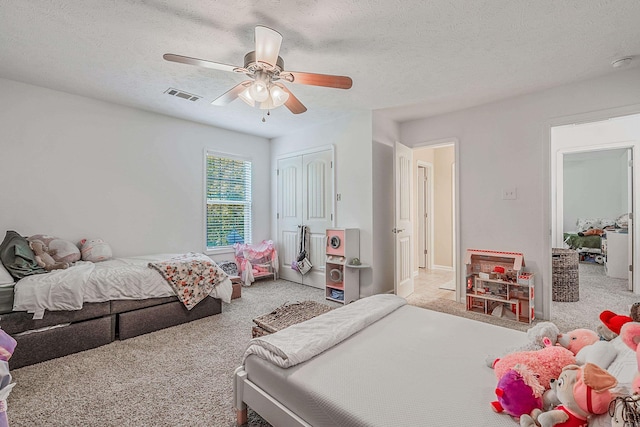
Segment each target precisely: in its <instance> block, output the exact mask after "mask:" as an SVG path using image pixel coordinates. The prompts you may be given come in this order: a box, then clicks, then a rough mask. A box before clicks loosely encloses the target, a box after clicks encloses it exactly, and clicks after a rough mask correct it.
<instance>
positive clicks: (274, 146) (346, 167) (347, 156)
mask: <svg viewBox="0 0 640 427" xmlns="http://www.w3.org/2000/svg"><path fill="white" fill-rule="evenodd" d="M371 129H372V122H371V113H370V112H357V113H353V114H351V115H349V116H347V117H343V118H340V119H337V120H335V121H333V122H330V123H324V124H320V125H318V126H315V127H312V128H308V129H304V130H303V131H300V132H295V133H292V134H289V135H286V136H282V137H278V138H274V139H272V140H271V164H272V165H276V164H277V159H278V157H282V156H283V155H285V154H287V153H295V152H301V151H304V150H309V149H312V148H314V147H321V146H328V145H334V147H335V159H336V163H335V165H334V166H335V168H334V170H335V178H336V181H335V183H336V194H338V193H339V194H341V201H337V202H336V226H337V227H342V228H359V229H360V259H361V260H362V262H363V263H367V264H372V262H373V248H372V234H373V215H372V203H373V202H372V181H371V176H372V172H371V167H372V166H371V165H372V148H371V140H372V131H371ZM275 169H276V168H275V166H272V170H271V179H272V185H271V203H272V206H276V203H277V188H276V183H277V178H276V175H275V173H276V172H275ZM271 230H272V234H273V235H275V234H276V232H277V221H276V216H275V213H274V215H273V216H272V222H271ZM374 268H375V266H374ZM374 293H379V291H378V289H377V288H376V287H374V285H373V275H372V269H368V270H361V272H360V294H361V295H363V296H369V295H372V294H374Z"/></svg>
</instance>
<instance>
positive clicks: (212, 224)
mask: <svg viewBox="0 0 640 427" xmlns="http://www.w3.org/2000/svg"><path fill="white" fill-rule="evenodd" d="M234 243H251V162H248V161H244V160H237V159H230V158H224V157H217V156H214V155H210V154H209V155H207V248H218V247H224V246H231V245H233V244H234Z"/></svg>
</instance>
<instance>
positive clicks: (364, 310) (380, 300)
mask: <svg viewBox="0 0 640 427" xmlns="http://www.w3.org/2000/svg"><path fill="white" fill-rule="evenodd" d="M406 303H407V300H405V299H404V298H401V297H398V296H396V295H389V294H380V295H373V296H370V297H367V298H364V299H361V300H358V301H356V302H354V303H351V304H349V305H345V306H344V307H340V308H337V309H335V310H331V311H329V312H327V313H324V314H321V315H320V316H317V317H314V318H312V319H310V320H307V321H305V322H302V323H298V324H296V325H292V326H289V327H288V328H285V329H282V330H280V331H278V332H276V333H273V334H270V335H265V336H261V337H258V338H254V339H252V340H251V341H250V342H249V347H248V348H247V350H246V351H245V353H244V357H243V359H242V364H243V365H244V361H245V359H246V358H247V357H248V356H250V355H251V354H255V355H256V356H258V357H260V358H262V359H264V360H266V361H268V362H271V363H273V364H275V365H277V366H280V367H281V368H289V367H291V366H295V365H297V364H299V363H302V362H305V361H307V360H309V359H311V358H312V357H314V356H317V355H318V354H320V353H322V352H323V351H325V350H328V349H330V348H331V347H333V346H334V345H336V344H339V343H340V342H342V341H344V340H346V339H347V338H349V337H350V336H351V335H353V334H355V333H356V332H358V331H361V330H362V329H364V328H366V327H367V326H369V325H371V324H372V323H374V322H376V321H377V320H380V319H382V318H383V317H385V316H386V315H388V314H389V313H391V312H393V311H395V310H397V309H398V308H400V307H402V306H403V305H405V304H406Z"/></svg>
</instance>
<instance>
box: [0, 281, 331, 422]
mask: <svg viewBox="0 0 640 427" xmlns="http://www.w3.org/2000/svg"><path fill="white" fill-rule="evenodd" d="M304 300H314V301H318V302H322V303H327V304H328V305H332V306H338V304H336V303H331V302H329V301H326V300H325V299H324V291H322V290H319V289H315V288H311V287H308V286H301V285H297V284H295V283H291V282H288V281H284V280H278V281H259V282H256V283H254V285H253V286H251V287H250V288H243V289H242V298H240V299H237V300H233V301H232V303H231V304H224V306H223V312H222V314H219V315H216V316H212V317H209V318H206V319H201V320H196V321H194V322H191V323H188V324H184V325H180V326H176V327H173V328H169V329H165V330H162V331H157V332H153V333H151V334H147V335H143V336H140V337H136V338H132V339H129V340H125V341H116V342H114V343H111V344H109V345H106V346H104V347H100V348H96V349H92V350H88V351H85V352H82V353H78V354H73V355H70V356H66V357H63V358H60V359H55V360H50V361H47V362H43V363H40V364H37V365H33V366H27V367H24V368H21V369H17V370H15V371H13V372H12V375H13V377H14V381H15V382H16V386H15V387H14V389H13V391H12V392H11V395H10V396H9V399H8V407H9V410H8V415H9V424H10V426H11V427H19V426H29V427H32V426H215V427H218V426H232V425H235V413H234V411H233V410H232V400H233V399H232V375H233V371H234V369H235V368H236V367H237V366H239V365H240V361H241V358H242V354H243V352H244V349H245V347H246V345H247V342H248V341H249V340H250V339H251V327H252V326H253V322H252V319H253V318H255V317H257V316H260V315H262V314H265V313H268V312H270V311H272V310H273V309H274V308H276V307H279V306H280V305H282V304H284V303H286V302H297V301H304ZM251 415H252V416H251V420H250V422H249V424H248V425H249V426H253V427H256V426H263V425H268V424H266V423H264V422H263V421H262V420H261V418H260V417H258V416H256V415H255V414H251Z"/></svg>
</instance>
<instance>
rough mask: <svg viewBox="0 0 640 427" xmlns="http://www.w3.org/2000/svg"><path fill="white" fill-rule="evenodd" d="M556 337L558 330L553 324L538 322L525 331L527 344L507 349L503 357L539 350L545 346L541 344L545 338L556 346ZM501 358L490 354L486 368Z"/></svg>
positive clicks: (558, 333) (491, 366)
mask: <svg viewBox="0 0 640 427" xmlns="http://www.w3.org/2000/svg"><path fill="white" fill-rule="evenodd" d="M558 335H560V330H559V329H558V327H557V326H556V325H555V323H553V322H540V323H538V324H537V325H534V326H532V327H531V328H529V329H528V330H527V338H529V342H528V343H526V344H524V345H521V346H518V347H513V348H508V349H507V350H506V351H504V353H503V355H506V354H511V353H515V352H519V351H534V350H541V349H543V348H545V347H546V346H545V345H544V343H543V340H544V339H545V338H549V340H550V341H551V345H556V343H557V342H558ZM500 357H501V356H494V355H492V354H490V355H489V356H487V358H486V362H487V366H488V367H490V368H493V365H494V363H495V362H496V360H497V359H499V358H500Z"/></svg>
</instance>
